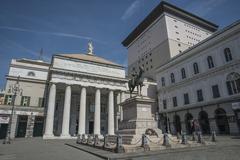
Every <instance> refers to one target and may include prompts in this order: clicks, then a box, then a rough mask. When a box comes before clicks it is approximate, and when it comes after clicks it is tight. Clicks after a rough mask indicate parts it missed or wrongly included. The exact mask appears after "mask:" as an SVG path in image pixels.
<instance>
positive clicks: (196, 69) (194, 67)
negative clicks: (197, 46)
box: [193, 63, 199, 74]
mask: <svg viewBox="0 0 240 160" xmlns="http://www.w3.org/2000/svg"><path fill="white" fill-rule="evenodd" d="M193 70H194V74H198V73H199V69H198V64H197V63H193Z"/></svg>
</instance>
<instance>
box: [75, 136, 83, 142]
mask: <svg viewBox="0 0 240 160" xmlns="http://www.w3.org/2000/svg"><path fill="white" fill-rule="evenodd" d="M76 143H77V144H80V143H82V139H81V134H78V136H77V142H76Z"/></svg>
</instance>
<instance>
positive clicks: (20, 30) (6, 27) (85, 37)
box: [0, 26, 106, 44]
mask: <svg viewBox="0 0 240 160" xmlns="http://www.w3.org/2000/svg"><path fill="white" fill-rule="evenodd" d="M0 29H5V30H12V31H19V32H30V33H37V34H46V35H52V36H58V37H67V38H77V39H84V40H91V41H95V42H98V43H101V44H106V43H105V42H103V41H100V40H97V39H94V38H91V37H87V36H80V35H76V34H69V33H62V32H43V31H36V30H31V29H25V28H18V27H10V26H0Z"/></svg>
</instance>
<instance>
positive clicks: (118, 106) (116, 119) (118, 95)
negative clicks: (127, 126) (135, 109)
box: [115, 92, 121, 131]
mask: <svg viewBox="0 0 240 160" xmlns="http://www.w3.org/2000/svg"><path fill="white" fill-rule="evenodd" d="M120 103H121V92H118V94H117V110H116V111H115V113H116V118H115V131H118V120H119V119H120V116H121V114H120V113H121V106H120V105H119V104H120Z"/></svg>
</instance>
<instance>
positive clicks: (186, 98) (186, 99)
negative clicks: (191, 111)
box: [183, 93, 189, 104]
mask: <svg viewBox="0 0 240 160" xmlns="http://www.w3.org/2000/svg"><path fill="white" fill-rule="evenodd" d="M183 97H184V104H189V96H188V93H185V94H184V95H183Z"/></svg>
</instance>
